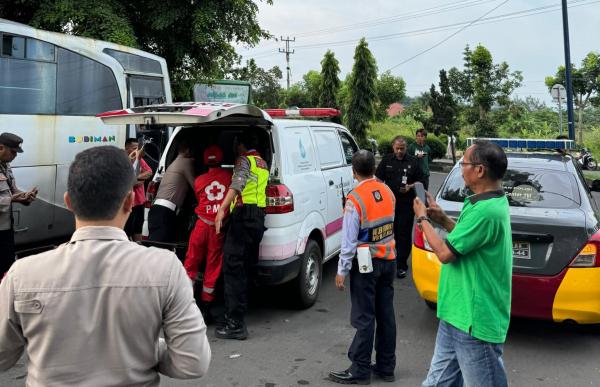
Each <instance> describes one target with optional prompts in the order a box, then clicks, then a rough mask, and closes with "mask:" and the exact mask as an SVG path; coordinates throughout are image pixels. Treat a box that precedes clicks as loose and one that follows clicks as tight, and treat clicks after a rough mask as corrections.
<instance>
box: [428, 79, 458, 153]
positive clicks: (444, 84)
mask: <svg viewBox="0 0 600 387" xmlns="http://www.w3.org/2000/svg"><path fill="white" fill-rule="evenodd" d="M439 86H440V92H439V93H438V92H437V91H436V89H435V85H431V89H430V91H429V94H430V99H429V106H430V107H431V113H432V116H431V121H430V127H431V128H432V129H433V131H434V132H435V134H436V135H437V134H439V133H440V132H441V133H445V134H447V135H448V137H449V138H451V139H452V135H453V134H454V133H455V132H456V128H457V126H458V121H457V117H458V113H459V111H458V104H457V103H456V101H455V100H454V97H453V95H452V92H451V90H450V82H449V81H448V76H447V74H446V71H445V70H440V83H439ZM451 145H452V159H453V161H454V162H456V156H455V153H454V149H455V148H454V142H451Z"/></svg>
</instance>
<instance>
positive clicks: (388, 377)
mask: <svg viewBox="0 0 600 387" xmlns="http://www.w3.org/2000/svg"><path fill="white" fill-rule="evenodd" d="M376 367H377V365H376V364H373V366H372V368H371V372H372V373H373V375H375V377H377V378H378V379H381V380H383V381H384V382H393V381H395V380H396V376H394V373H393V372H392V373H391V374H388V373H385V372H381V371H379V370H378V369H377V368H376Z"/></svg>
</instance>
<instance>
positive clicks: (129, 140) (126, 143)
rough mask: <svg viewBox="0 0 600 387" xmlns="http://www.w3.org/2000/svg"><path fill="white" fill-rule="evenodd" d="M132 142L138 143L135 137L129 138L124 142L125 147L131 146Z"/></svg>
mask: <svg viewBox="0 0 600 387" xmlns="http://www.w3.org/2000/svg"><path fill="white" fill-rule="evenodd" d="M132 142H137V143H139V141H138V139H137V138H135V137H129V138H128V139H127V140H125V146H127V145H129V144H131V143H132Z"/></svg>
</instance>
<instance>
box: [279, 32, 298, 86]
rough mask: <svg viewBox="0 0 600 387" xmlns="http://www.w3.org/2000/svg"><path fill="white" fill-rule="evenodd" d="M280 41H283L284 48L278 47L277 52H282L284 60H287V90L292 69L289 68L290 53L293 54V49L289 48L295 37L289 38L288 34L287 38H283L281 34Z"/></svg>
mask: <svg viewBox="0 0 600 387" xmlns="http://www.w3.org/2000/svg"><path fill="white" fill-rule="evenodd" d="M281 41H282V42H285V49H283V48H280V49H279V52H280V53H282V54H285V61H286V62H287V67H286V70H287V88H288V90H289V88H290V77H291V75H292V70H291V69H290V54H293V53H294V51H295V50H291V51H290V42H295V41H296V38H295V37H294V38H292V39H290V37H289V36H288V37H287V39H284V38H283V36H282V37H281Z"/></svg>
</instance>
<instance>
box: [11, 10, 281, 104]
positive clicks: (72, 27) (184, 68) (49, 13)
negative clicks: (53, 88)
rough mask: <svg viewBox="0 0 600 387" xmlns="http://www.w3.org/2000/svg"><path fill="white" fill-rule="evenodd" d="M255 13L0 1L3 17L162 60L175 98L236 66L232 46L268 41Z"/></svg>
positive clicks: (186, 95)
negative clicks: (143, 52)
mask: <svg viewBox="0 0 600 387" xmlns="http://www.w3.org/2000/svg"><path fill="white" fill-rule="evenodd" d="M265 1H266V2H267V3H268V4H271V3H272V0H265ZM15 3H18V4H15ZM257 12H258V5H257V4H256V2H254V1H252V0H204V1H196V0H179V1H164V0H146V1H127V0H102V1H95V0H77V1H73V0H45V1H37V0H19V1H14V0H0V17H2V18H6V19H9V20H14V21H17V22H21V23H25V24H29V25H32V26H34V27H36V28H42V29H46V30H50V31H56V32H65V33H70V34H73V35H79V36H85V37H89V38H94V39H102V40H107V41H110V42H114V43H119V44H124V45H128V46H133V47H137V48H140V49H142V50H145V51H148V52H151V53H153V54H156V55H159V56H162V57H164V58H165V59H166V61H167V64H168V65H169V75H170V79H171V82H172V88H173V94H174V96H175V99H179V100H181V99H188V100H189V99H191V92H192V85H193V84H194V83H196V82H198V81H205V80H210V79H219V78H222V77H223V76H224V73H225V72H226V71H227V70H228V69H230V68H231V67H232V66H233V65H234V64H235V63H238V62H239V58H240V57H239V55H238V54H237V53H236V52H235V48H234V44H244V45H248V46H254V45H256V44H257V43H258V42H259V41H260V40H261V39H263V38H268V37H269V34H268V33H267V32H266V31H264V30H262V29H261V28H260V26H259V25H258V21H257V18H256V15H257Z"/></svg>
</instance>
